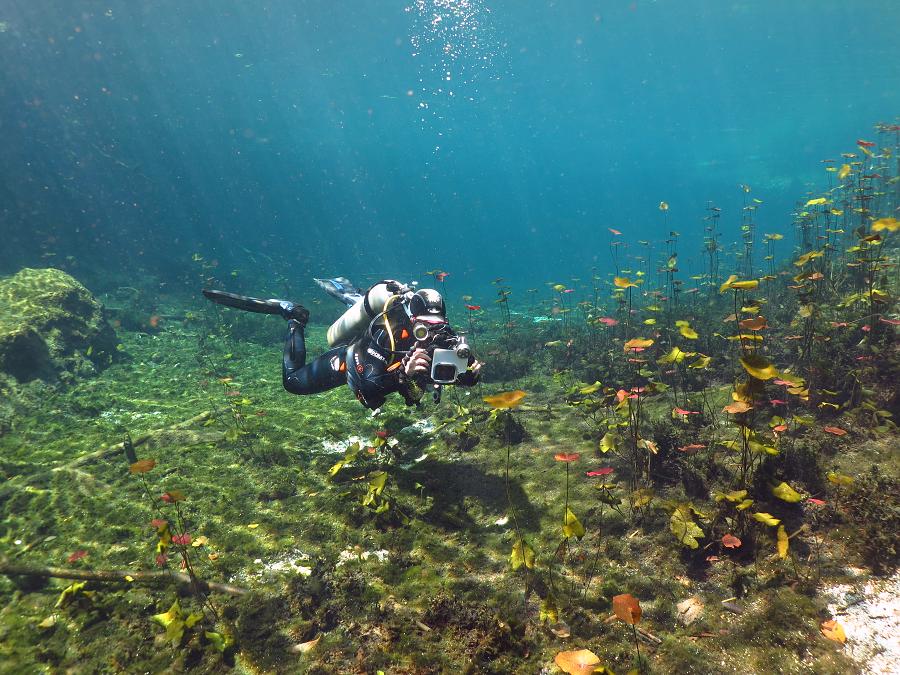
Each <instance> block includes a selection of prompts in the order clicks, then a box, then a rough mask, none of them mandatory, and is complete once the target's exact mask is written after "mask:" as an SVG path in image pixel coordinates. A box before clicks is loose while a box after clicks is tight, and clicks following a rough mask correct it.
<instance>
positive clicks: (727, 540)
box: [722, 534, 741, 548]
mask: <svg viewBox="0 0 900 675" xmlns="http://www.w3.org/2000/svg"><path fill="white" fill-rule="evenodd" d="M740 545H741V540H740V539H738V538H737V537H735V536H734V535H733V534H726V535H725V536H724V537H722V546H724V547H725V548H739V547H740Z"/></svg>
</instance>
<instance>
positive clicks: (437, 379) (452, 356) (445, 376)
mask: <svg viewBox="0 0 900 675" xmlns="http://www.w3.org/2000/svg"><path fill="white" fill-rule="evenodd" d="M471 353H472V352H471V350H470V349H469V345H467V344H466V342H465V340H464V339H463V338H460V341H459V343H458V344H457V345H456V346H455V347H454V348H452V349H435V350H434V354H433V355H432V357H431V381H432V382H434V383H435V384H453V383H454V382H456V378H458V377H459V376H460V374H461V373H464V372H466V369H468V367H469V355H470V354H471Z"/></svg>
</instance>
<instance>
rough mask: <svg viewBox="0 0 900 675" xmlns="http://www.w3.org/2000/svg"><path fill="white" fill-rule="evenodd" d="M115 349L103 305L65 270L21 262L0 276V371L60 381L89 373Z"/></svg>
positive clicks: (20, 378)
mask: <svg viewBox="0 0 900 675" xmlns="http://www.w3.org/2000/svg"><path fill="white" fill-rule="evenodd" d="M115 354H116V336H115V333H114V331H113V329H112V327H111V326H110V325H109V324H108V323H107V321H106V319H105V318H104V316H103V307H102V306H101V305H100V303H99V302H97V301H96V300H95V299H94V297H93V295H91V293H90V291H88V290H87V289H86V288H85V287H84V286H82V285H81V284H80V283H79V282H78V281H77V280H76V279H75V278H73V277H72V276H70V275H69V274H66V273H65V272H63V271H61V270H57V269H53V268H47V269H30V268H25V269H22V270H20V271H19V272H18V273H17V274H15V275H13V276H12V277H8V278H6V279H2V280H0V373H6V374H8V375H10V376H12V377H13V378H15V379H16V380H17V381H18V382H29V381H31V380H35V379H42V380H45V381H50V382H52V381H56V380H63V381H66V380H71V379H73V378H75V377H83V376H87V375H92V374H94V373H95V372H96V370H97V368H98V367H102V366H104V365H106V364H108V363H110V362H111V361H112V359H113V357H114V355H115Z"/></svg>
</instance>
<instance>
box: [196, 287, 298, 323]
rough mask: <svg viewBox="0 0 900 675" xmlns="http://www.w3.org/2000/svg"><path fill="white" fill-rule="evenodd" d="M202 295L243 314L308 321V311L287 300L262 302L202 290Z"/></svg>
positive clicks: (232, 294) (243, 296) (258, 299)
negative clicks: (249, 313)
mask: <svg viewBox="0 0 900 675" xmlns="http://www.w3.org/2000/svg"><path fill="white" fill-rule="evenodd" d="M203 295H204V297H206V299H207V300H212V301H213V302H215V303H218V304H220V305H225V306H226V307H234V308H235V309H242V310H244V311H245V312H256V313H258V314H279V315H281V316H283V317H285V318H286V319H296V320H297V321H300V322H301V323H303V324H305V323H306V321H307V319H309V311H308V310H307V309H306V308H305V307H302V306H300V305H295V304H294V303H293V302H291V301H289V300H277V299H275V298H270V299H268V300H263V299H262V298H251V297H250V296H247V295H238V294H237V293H226V292H225V291H210V290H206V289H203Z"/></svg>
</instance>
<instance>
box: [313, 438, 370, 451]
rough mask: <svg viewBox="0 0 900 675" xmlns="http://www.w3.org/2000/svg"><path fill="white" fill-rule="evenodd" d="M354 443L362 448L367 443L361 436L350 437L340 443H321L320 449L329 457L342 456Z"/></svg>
mask: <svg viewBox="0 0 900 675" xmlns="http://www.w3.org/2000/svg"><path fill="white" fill-rule="evenodd" d="M354 443H359V444H360V445H363V446H364V445H366V444H367V443H368V441H366V439H365V438H363V437H362V436H350V437H349V438H345V439H344V440H342V441H322V448H323V449H324V450H325V452H326V453H328V454H329V455H343V454H345V453H346V452H347V448H349V447H350V446H351V445H353V444H354Z"/></svg>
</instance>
